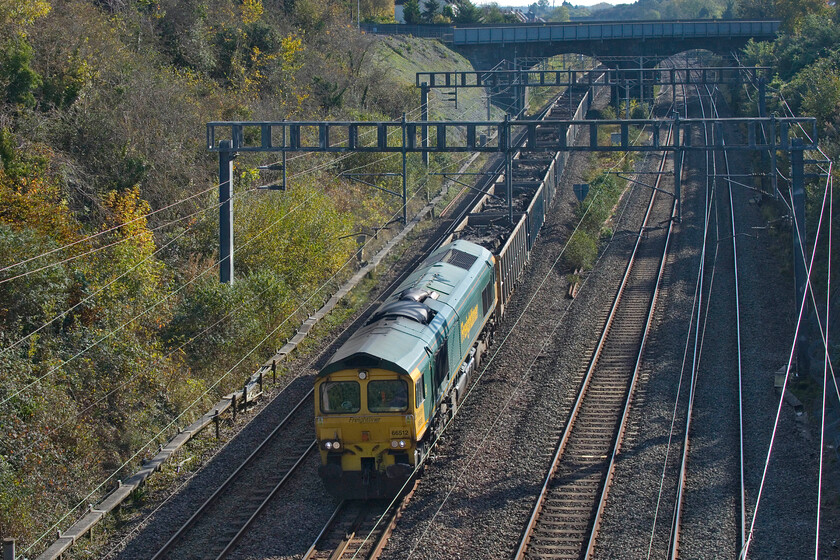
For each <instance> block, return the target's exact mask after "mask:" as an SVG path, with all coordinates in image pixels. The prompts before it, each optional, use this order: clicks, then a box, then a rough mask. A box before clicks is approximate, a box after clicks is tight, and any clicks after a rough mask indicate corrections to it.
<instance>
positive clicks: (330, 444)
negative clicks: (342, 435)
mask: <svg viewBox="0 0 840 560" xmlns="http://www.w3.org/2000/svg"><path fill="white" fill-rule="evenodd" d="M324 449H326V450H327V451H338V450H339V449H341V442H340V441H337V440H336V441H325V442H324Z"/></svg>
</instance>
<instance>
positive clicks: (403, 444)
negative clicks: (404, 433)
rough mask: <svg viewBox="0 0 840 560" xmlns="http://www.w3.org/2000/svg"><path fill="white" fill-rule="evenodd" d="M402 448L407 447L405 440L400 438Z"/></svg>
mask: <svg viewBox="0 0 840 560" xmlns="http://www.w3.org/2000/svg"><path fill="white" fill-rule="evenodd" d="M400 448H401V449H404V448H405V440H402V439H401V440H400Z"/></svg>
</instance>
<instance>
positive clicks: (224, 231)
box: [219, 140, 236, 284]
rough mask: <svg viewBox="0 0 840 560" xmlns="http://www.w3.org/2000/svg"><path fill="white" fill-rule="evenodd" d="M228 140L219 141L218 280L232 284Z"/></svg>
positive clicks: (230, 190)
mask: <svg viewBox="0 0 840 560" xmlns="http://www.w3.org/2000/svg"><path fill="white" fill-rule="evenodd" d="M235 157H236V154H235V153H234V152H233V151H232V145H231V142H230V140H222V141H220V142H219V281H221V282H222V283H223V284H233V200H232V197H233V159H234V158H235Z"/></svg>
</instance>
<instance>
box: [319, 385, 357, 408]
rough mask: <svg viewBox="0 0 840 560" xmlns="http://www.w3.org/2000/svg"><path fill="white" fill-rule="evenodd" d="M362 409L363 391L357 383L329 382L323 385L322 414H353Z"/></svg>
mask: <svg viewBox="0 0 840 560" xmlns="http://www.w3.org/2000/svg"><path fill="white" fill-rule="evenodd" d="M361 407H362V397H361V390H360V389H359V383H358V382H356V381H327V382H325V383H322V384H321V412H323V413H325V414H351V413H354V412H359V410H360V409H361Z"/></svg>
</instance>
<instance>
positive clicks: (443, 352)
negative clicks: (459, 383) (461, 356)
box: [435, 341, 449, 386]
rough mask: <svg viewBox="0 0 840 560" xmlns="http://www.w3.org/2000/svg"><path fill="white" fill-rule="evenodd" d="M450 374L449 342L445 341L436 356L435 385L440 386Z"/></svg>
mask: <svg viewBox="0 0 840 560" xmlns="http://www.w3.org/2000/svg"><path fill="white" fill-rule="evenodd" d="M448 373H449V341H444V342H443V346H441V347H440V350H438V351H437V354H435V385H437V386H440V384H441V383H443V381H444V380H445V379H446V376H447V374H448Z"/></svg>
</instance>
